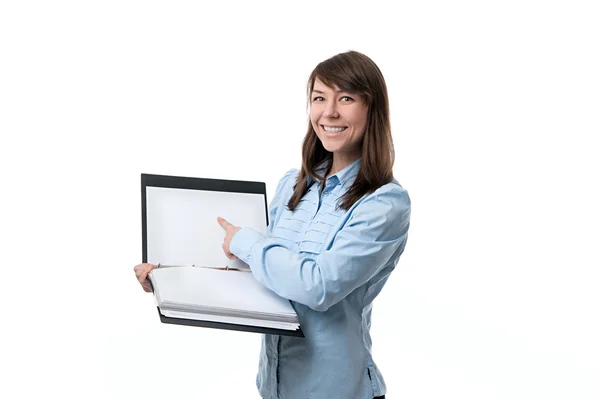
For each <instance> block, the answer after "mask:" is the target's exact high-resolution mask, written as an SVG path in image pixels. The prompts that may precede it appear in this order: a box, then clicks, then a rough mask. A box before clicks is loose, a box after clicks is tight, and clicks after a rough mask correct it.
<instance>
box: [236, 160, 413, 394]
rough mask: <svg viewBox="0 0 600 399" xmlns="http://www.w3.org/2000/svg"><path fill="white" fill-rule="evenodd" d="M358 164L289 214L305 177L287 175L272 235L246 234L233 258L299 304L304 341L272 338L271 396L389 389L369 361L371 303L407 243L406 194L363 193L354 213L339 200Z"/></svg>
mask: <svg viewBox="0 0 600 399" xmlns="http://www.w3.org/2000/svg"><path fill="white" fill-rule="evenodd" d="M359 168H360V159H359V160H357V161H355V162H354V163H352V164H351V165H349V166H348V167H346V168H345V169H343V170H342V171H340V172H338V173H336V174H334V175H332V176H330V177H329V178H328V179H327V181H326V186H325V188H324V189H323V191H322V192H321V184H319V182H315V181H313V180H312V179H309V182H308V184H309V185H310V189H309V191H308V192H307V193H306V195H305V196H304V197H303V198H302V199H301V201H300V203H299V204H298V206H297V207H296V209H295V210H294V211H293V212H291V211H290V210H288V209H287V203H288V200H289V198H290V197H291V195H292V192H293V189H294V185H295V184H296V181H297V178H298V171H297V170H290V171H288V172H287V173H286V174H285V175H284V176H283V178H282V179H281V181H280V182H279V184H278V186H277V190H276V193H275V196H274V198H273V200H272V202H271V206H270V212H269V215H270V221H271V223H270V224H269V228H268V231H267V234H261V233H259V232H257V231H256V230H253V229H250V228H242V229H241V230H240V231H238V233H237V234H236V235H235V236H234V238H233V240H232V241H231V245H230V251H231V252H232V253H233V254H235V255H236V256H238V257H239V258H240V259H241V260H243V261H244V262H246V263H247V264H248V265H249V266H250V268H251V269H252V274H253V275H254V277H255V278H256V279H257V280H258V281H259V282H260V283H262V284H263V285H265V286H266V287H267V288H269V289H271V290H272V291H274V292H275V293H276V294H278V295H279V296H281V297H283V298H287V299H289V300H290V301H291V303H292V306H293V307H294V309H295V310H296V313H297V314H298V319H299V321H300V326H301V327H302V330H303V332H304V335H305V338H296V337H288V336H278V335H264V336H263V341H262V349H261V355H260V363H259V370H258V375H257V379H256V383H257V387H258V390H259V392H260V394H261V396H262V397H263V398H265V399H275V398H285V399H307V398H310V399H336V398H339V399H372V398H373V397H375V396H380V395H384V394H385V392H386V387H385V382H384V380H383V377H382V375H381V373H380V371H379V369H378V368H377V366H376V365H375V362H374V360H373V356H372V354H371V335H370V332H369V330H370V327H371V309H372V302H373V299H375V297H376V296H377V295H378V294H379V292H380V291H381V289H382V288H383V286H384V285H385V283H386V281H387V279H388V277H389V275H390V273H391V272H392V270H394V268H395V266H396V264H397V262H398V258H399V257H400V254H401V253H402V251H403V250H404V246H405V245H406V237H407V233H408V227H409V219H410V199H409V197H408V193H407V192H406V190H405V189H403V188H402V187H401V186H400V185H399V184H398V182H397V181H395V180H394V181H393V182H391V183H388V184H386V185H384V186H382V187H380V188H379V189H378V190H376V191H375V192H373V193H371V194H367V195H365V196H363V197H362V198H361V199H360V200H358V201H357V202H356V203H355V204H354V205H353V206H352V207H351V208H350V209H349V210H348V211H345V210H343V209H336V203H337V200H338V199H339V198H340V197H341V196H342V195H343V194H344V193H345V191H346V190H347V189H348V188H349V187H350V185H351V184H352V183H353V182H354V179H355V177H356V175H357V173H358V170H359Z"/></svg>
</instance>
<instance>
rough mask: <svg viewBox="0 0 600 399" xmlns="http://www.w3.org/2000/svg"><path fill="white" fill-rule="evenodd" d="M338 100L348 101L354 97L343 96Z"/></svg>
mask: <svg viewBox="0 0 600 399" xmlns="http://www.w3.org/2000/svg"><path fill="white" fill-rule="evenodd" d="M340 101H343V102H348V101H354V99H353V98H352V97H348V96H344V97H342V98H340Z"/></svg>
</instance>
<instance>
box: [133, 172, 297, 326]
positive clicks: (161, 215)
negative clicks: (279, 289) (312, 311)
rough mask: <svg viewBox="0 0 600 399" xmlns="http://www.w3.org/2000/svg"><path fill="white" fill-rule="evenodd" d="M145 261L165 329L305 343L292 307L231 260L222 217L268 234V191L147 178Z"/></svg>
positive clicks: (230, 183) (240, 184)
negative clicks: (189, 328) (172, 327)
mask: <svg viewBox="0 0 600 399" xmlns="http://www.w3.org/2000/svg"><path fill="white" fill-rule="evenodd" d="M141 186H142V261H143V262H144V263H152V264H156V265H158V266H159V267H158V268H157V269H154V270H153V271H152V272H151V273H150V274H149V276H148V278H149V280H150V282H151V283H152V286H153V290H154V298H155V300H156V305H157V309H158V314H159V317H160V320H161V322H163V323H168V324H179V325H186V326H198V327H209V328H219V329H227V330H237V331H248V332H257V333H265V334H276V335H290V336H296V337H303V336H304V334H303V333H302V330H301V328H300V325H299V323H298V317H297V315H296V312H295V311H294V308H293V307H292V305H291V303H290V301H288V300H287V299H284V298H281V297H279V296H277V295H276V294H275V293H273V292H272V291H270V290H269V289H267V288H266V287H264V286H262V285H261V284H260V283H259V282H258V281H257V280H256V279H255V278H254V276H253V275H252V273H251V271H250V269H249V267H248V265H246V264H245V263H244V262H242V261H240V260H239V259H235V260H231V259H228V258H227V257H226V256H225V254H224V253H223V249H222V248H221V244H222V242H223V237H224V231H223V229H222V227H221V226H220V225H219V224H218V223H217V220H216V219H217V216H222V217H224V218H225V219H227V220H228V221H230V222H231V223H233V224H235V225H239V226H247V227H252V228H254V229H256V230H258V231H263V232H264V231H265V230H266V226H267V223H268V218H267V214H268V212H267V199H266V186H265V184H264V183H259V182H248V181H234V180H217V179H203V178H191V177H178V176H164V175H150V174H142V175H141Z"/></svg>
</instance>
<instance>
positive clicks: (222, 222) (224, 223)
mask: <svg viewBox="0 0 600 399" xmlns="http://www.w3.org/2000/svg"><path fill="white" fill-rule="evenodd" d="M217 222H219V224H220V225H221V227H222V228H224V229H225V230H227V229H228V228H229V226H231V223H229V222H228V221H227V220H225V219H223V218H222V217H220V216H219V217H217Z"/></svg>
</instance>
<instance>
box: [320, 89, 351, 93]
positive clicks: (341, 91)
mask: <svg viewBox="0 0 600 399" xmlns="http://www.w3.org/2000/svg"><path fill="white" fill-rule="evenodd" d="M335 92H336V93H350V92H349V91H346V90H336V91H335ZM313 93H320V94H324V93H325V92H324V91H321V90H317V89H313Z"/></svg>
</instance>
